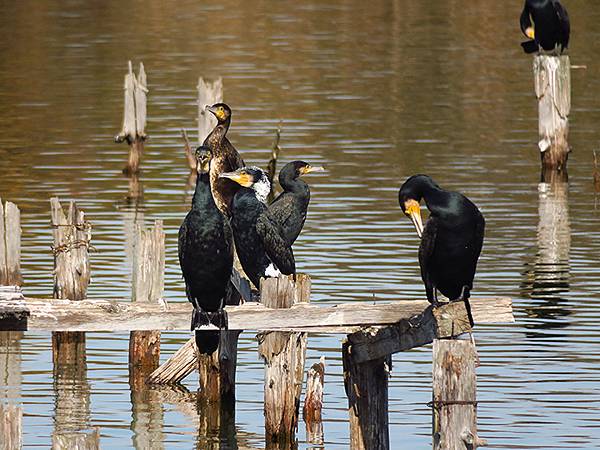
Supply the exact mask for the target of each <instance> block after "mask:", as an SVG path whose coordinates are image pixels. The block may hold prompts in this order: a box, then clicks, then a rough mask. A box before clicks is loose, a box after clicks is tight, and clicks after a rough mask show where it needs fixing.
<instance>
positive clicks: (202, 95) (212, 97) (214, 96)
mask: <svg viewBox="0 0 600 450" xmlns="http://www.w3.org/2000/svg"><path fill="white" fill-rule="evenodd" d="M197 89H198V145H202V143H203V142H204V139H206V136H208V135H209V134H210V132H211V131H212V130H213V128H214V127H215V126H216V125H217V119H216V118H215V117H214V116H213V115H212V114H211V113H209V112H208V111H206V106H207V105H208V106H211V105H214V104H215V103H220V102H222V101H223V79H222V78H221V77H219V78H218V79H216V80H215V81H213V82H212V83H211V82H209V81H205V80H204V78H202V77H199V78H198V86H197ZM192 156H193V155H192ZM188 161H190V168H193V169H195V168H196V158H193V164H194V166H193V167H191V166H192V161H191V159H190V158H189V157H188Z"/></svg>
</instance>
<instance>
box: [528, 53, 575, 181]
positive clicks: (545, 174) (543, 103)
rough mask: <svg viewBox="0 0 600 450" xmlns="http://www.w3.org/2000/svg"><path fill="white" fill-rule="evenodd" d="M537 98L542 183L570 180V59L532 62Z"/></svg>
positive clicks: (538, 58) (541, 57)
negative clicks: (568, 167)
mask: <svg viewBox="0 0 600 450" xmlns="http://www.w3.org/2000/svg"><path fill="white" fill-rule="evenodd" d="M533 73H534V81H535V83H534V84H535V94H536V97H537V99H538V111H539V136H540V141H539V144H538V146H539V149H540V152H541V160H542V181H550V178H551V177H553V176H555V175H553V173H554V174H559V175H560V176H561V177H562V179H563V180H565V181H566V179H567V159H568V157H569V152H570V150H571V149H570V147H569V143H568V137H569V114H570V112H571V63H570V59H569V56H568V55H561V56H551V55H536V56H535V57H534V59H533Z"/></svg>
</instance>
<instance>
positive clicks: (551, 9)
mask: <svg viewBox="0 0 600 450" xmlns="http://www.w3.org/2000/svg"><path fill="white" fill-rule="evenodd" d="M520 24H521V31H522V32H523V34H524V35H525V36H527V37H528V38H529V39H530V40H528V41H525V42H522V43H521V46H522V47H523V50H524V51H525V53H536V52H538V51H540V49H543V50H545V51H547V52H556V53H558V54H561V53H562V52H563V51H565V50H566V49H567V47H568V46H569V34H570V31H571V24H570V22H569V15H568V14H567V10H566V9H565V8H564V6H563V5H561V3H560V1H559V0H525V6H523V12H522V13H521V19H520Z"/></svg>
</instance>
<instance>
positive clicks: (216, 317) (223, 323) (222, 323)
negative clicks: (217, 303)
mask: <svg viewBox="0 0 600 450" xmlns="http://www.w3.org/2000/svg"><path fill="white" fill-rule="evenodd" d="M208 314H209V321H210V323H211V324H212V325H214V326H216V327H217V328H220V329H227V314H226V313H225V310H224V309H222V308H221V309H218V310H217V311H214V312H211V313H208Z"/></svg>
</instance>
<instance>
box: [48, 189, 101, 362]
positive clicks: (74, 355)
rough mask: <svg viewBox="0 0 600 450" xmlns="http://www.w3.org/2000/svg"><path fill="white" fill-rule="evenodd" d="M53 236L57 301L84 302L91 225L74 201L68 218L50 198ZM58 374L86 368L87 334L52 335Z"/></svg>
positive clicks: (57, 333)
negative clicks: (81, 367)
mask: <svg viewBox="0 0 600 450" xmlns="http://www.w3.org/2000/svg"><path fill="white" fill-rule="evenodd" d="M50 205H51V210H52V227H53V235H54V246H53V252H54V298H58V299H69V300H83V299H84V298H85V296H86V293H87V287H88V284H89V282H90V261H89V253H88V249H89V246H90V240H91V237H92V231H91V225H90V224H89V223H88V222H86V221H85V215H84V213H83V211H81V210H80V209H79V208H78V207H77V205H76V204H75V203H74V202H70V203H69V209H68V211H67V214H66V215H65V213H64V211H63V208H62V206H61V204H60V201H59V200H58V198H56V197H53V198H51V199H50ZM52 351H53V361H54V369H55V374H57V372H56V371H57V370H58V371H60V370H62V368H65V370H67V369H66V367H67V366H70V365H80V364H82V365H85V334H84V333H80V332H60V333H59V332H56V333H53V334H52Z"/></svg>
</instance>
